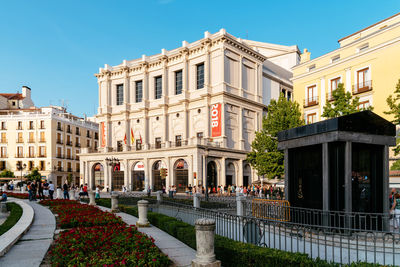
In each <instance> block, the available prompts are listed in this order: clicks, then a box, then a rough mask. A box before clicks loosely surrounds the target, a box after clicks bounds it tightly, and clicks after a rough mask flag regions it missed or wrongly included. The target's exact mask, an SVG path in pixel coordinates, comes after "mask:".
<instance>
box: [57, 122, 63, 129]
mask: <svg viewBox="0 0 400 267" xmlns="http://www.w3.org/2000/svg"><path fill="white" fill-rule="evenodd" d="M57 130H58V131H62V128H61V122H57Z"/></svg>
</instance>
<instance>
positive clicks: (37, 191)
mask: <svg viewBox="0 0 400 267" xmlns="http://www.w3.org/2000/svg"><path fill="white" fill-rule="evenodd" d="M26 187H27V189H28V197H29V201H36V200H37V198H39V199H40V200H42V199H53V195H54V184H53V182H52V181H50V182H47V180H44V181H29V182H28V184H27V186H26Z"/></svg>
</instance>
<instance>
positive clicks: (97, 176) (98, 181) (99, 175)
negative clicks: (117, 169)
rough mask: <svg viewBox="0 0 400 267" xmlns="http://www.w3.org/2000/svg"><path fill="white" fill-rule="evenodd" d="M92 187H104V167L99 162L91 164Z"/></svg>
mask: <svg viewBox="0 0 400 267" xmlns="http://www.w3.org/2000/svg"><path fill="white" fill-rule="evenodd" d="M93 177H94V187H97V186H98V187H99V188H100V189H101V190H103V188H104V168H103V165H101V163H96V164H94V165H93Z"/></svg>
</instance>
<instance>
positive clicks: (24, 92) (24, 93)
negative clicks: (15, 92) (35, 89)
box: [22, 85, 31, 98]
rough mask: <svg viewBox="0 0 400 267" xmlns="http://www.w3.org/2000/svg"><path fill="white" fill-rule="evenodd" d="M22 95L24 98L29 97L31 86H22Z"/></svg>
mask: <svg viewBox="0 0 400 267" xmlns="http://www.w3.org/2000/svg"><path fill="white" fill-rule="evenodd" d="M22 96H23V97H26V98H31V88H29V87H28V86H25V85H24V86H22Z"/></svg>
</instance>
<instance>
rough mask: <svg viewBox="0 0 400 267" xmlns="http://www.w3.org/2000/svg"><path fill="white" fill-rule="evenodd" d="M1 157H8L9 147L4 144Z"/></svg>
mask: <svg viewBox="0 0 400 267" xmlns="http://www.w3.org/2000/svg"><path fill="white" fill-rule="evenodd" d="M1 157H2V158H6V157H7V147H6V146H2V147H1Z"/></svg>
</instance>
